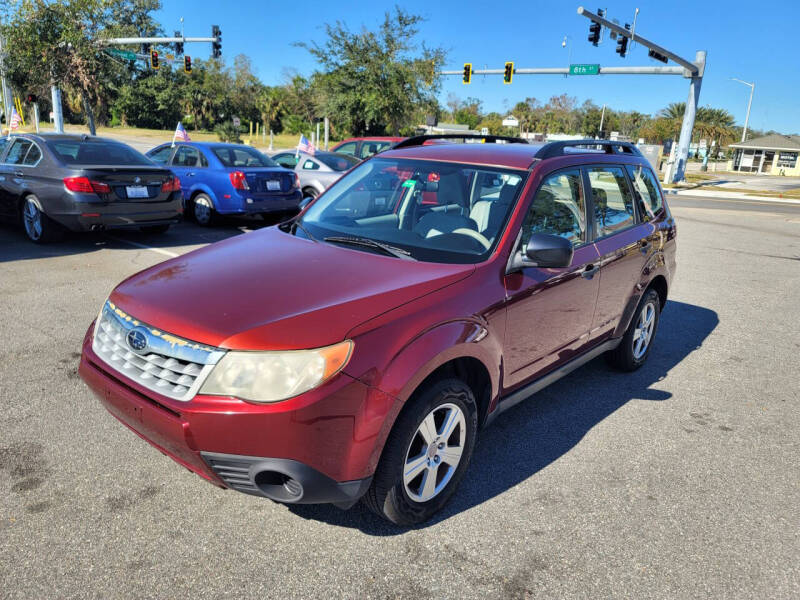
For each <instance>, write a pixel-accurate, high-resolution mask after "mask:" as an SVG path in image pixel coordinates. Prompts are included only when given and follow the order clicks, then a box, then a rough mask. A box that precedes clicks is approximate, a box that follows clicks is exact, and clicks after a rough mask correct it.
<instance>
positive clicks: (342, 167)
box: [315, 154, 358, 171]
mask: <svg viewBox="0 0 800 600" xmlns="http://www.w3.org/2000/svg"><path fill="white" fill-rule="evenodd" d="M315 158H316V159H317V160H318V161H320V162H321V163H324V164H325V165H327V166H328V167H330V168H331V169H333V170H334V171H347V170H348V169H349V168H350V167H352V166H353V165H355V164H358V159H357V158H354V157H352V156H347V155H346V154H345V155H342V156H340V155H338V154H317V155H316V156H315Z"/></svg>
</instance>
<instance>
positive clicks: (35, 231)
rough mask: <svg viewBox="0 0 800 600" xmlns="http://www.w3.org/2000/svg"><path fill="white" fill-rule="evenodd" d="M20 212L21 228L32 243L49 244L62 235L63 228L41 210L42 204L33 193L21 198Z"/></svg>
mask: <svg viewBox="0 0 800 600" xmlns="http://www.w3.org/2000/svg"><path fill="white" fill-rule="evenodd" d="M20 213H21V215H20V216H21V218H22V229H23V231H24V232H25V235H27V236H28V239H29V240H30V241H32V242H33V243H34V244H49V243H51V242H57V241H58V240H60V239H61V238H62V237H63V235H64V228H63V227H61V225H59V224H58V223H56V222H55V221H53V220H52V219H51V218H50V217H48V216H47V215H46V214H44V212H42V205H41V203H40V202H39V199H38V198H37V197H36V196H34V195H33V194H28V195H27V196H25V198H23V200H22V210H21V211H20Z"/></svg>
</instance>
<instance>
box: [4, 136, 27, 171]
mask: <svg viewBox="0 0 800 600" xmlns="http://www.w3.org/2000/svg"><path fill="white" fill-rule="evenodd" d="M31 145H32V144H31V142H30V140H24V139H16V140H14V143H13V144H12V145H11V150H9V151H8V156H6V161H5V162H6V163H8V164H10V165H20V164H22V161H23V160H24V158H25V155H26V154H28V150H30V147H31Z"/></svg>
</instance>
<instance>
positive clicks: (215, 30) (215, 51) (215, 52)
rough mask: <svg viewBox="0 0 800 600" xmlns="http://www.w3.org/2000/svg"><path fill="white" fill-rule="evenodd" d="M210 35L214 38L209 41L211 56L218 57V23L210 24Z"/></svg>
mask: <svg viewBox="0 0 800 600" xmlns="http://www.w3.org/2000/svg"><path fill="white" fill-rule="evenodd" d="M211 37H213V38H214V41H213V42H211V56H213V57H214V58H219V57H220V56H222V31H221V30H220V28H219V26H218V25H212V26H211Z"/></svg>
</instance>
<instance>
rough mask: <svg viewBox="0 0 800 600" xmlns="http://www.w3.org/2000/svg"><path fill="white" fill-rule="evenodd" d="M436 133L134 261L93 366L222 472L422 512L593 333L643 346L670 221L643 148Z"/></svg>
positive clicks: (194, 462) (577, 355)
mask: <svg viewBox="0 0 800 600" xmlns="http://www.w3.org/2000/svg"><path fill="white" fill-rule="evenodd" d="M427 139H430V138H427V137H424V136H423V137H419V138H412V139H409V140H407V141H406V142H403V143H401V144H400V145H399V146H398V147H396V148H395V149H393V150H389V151H386V152H384V153H382V154H381V155H379V156H376V157H373V158H372V159H370V160H368V161H365V162H363V163H361V164H360V165H358V166H357V167H355V168H354V169H353V170H352V171H350V172H349V173H348V174H347V175H346V176H344V177H343V178H341V179H340V180H339V181H337V182H336V183H334V184H333V185H332V186H331V188H330V189H329V190H328V191H327V192H326V193H325V194H324V195H323V196H321V197H319V198H318V199H317V200H315V201H313V202H312V203H311V204H310V205H309V206H308V207H307V208H306V209H305V210H304V211H303V212H302V213H301V214H300V215H298V216H297V217H295V218H294V219H292V220H290V221H287V222H285V223H282V224H281V225H279V226H275V227H270V228H265V229H261V230H259V231H257V232H254V233H250V234H248V235H243V236H238V237H235V238H231V239H229V240H226V241H224V242H220V243H217V244H214V245H211V246H208V247H205V248H202V249H200V250H196V251H194V252H191V253H189V254H185V255H183V256H180V257H177V258H174V259H171V260H168V261H166V262H164V263H161V264H159V265H156V266H154V267H151V268H149V269H147V270H145V271H142V272H141V273H139V274H138V275H134V276H133V277H130V278H128V279H127V280H125V281H124V282H122V283H121V284H120V285H119V286H118V287H117V288H116V289H115V290H114V291H113V292H112V293H111V296H110V297H109V298H108V300H107V301H106V302H105V303H104V304H103V305H102V307H101V312H100V314H99V316H98V319H97V320H96V321H95V322H94V323H93V324H92V325H91V326H90V328H89V330H88V331H87V333H86V337H85V339H84V342H83V354H82V358H81V363H80V369H79V371H80V375H81V376H82V377H83V379H84V381H86V382H87V383H88V384H89V386H90V387H91V388H92V389H93V390H94V391H95V393H96V394H97V396H98V397H99V398H100V400H101V401H102V402H103V403H104V404H105V406H106V407H107V408H108V410H109V411H110V412H111V413H112V414H113V415H114V416H115V417H117V418H118V419H119V420H121V421H122V422H123V423H125V424H126V425H127V426H128V427H130V428H131V429H133V430H134V431H136V432H137V433H138V434H139V435H140V436H142V437H143V438H144V439H146V440H148V441H149V442H150V443H151V444H153V445H154V446H156V447H157V448H159V449H160V450H161V451H162V452H164V453H165V454H167V455H169V456H171V457H172V458H174V459H175V460H176V461H178V462H179V463H181V464H182V465H184V466H186V467H188V468H189V469H191V470H192V471H194V472H195V473H197V474H199V475H200V476H202V477H204V478H206V479H208V480H209V481H211V482H212V483H214V484H216V485H219V486H223V487H226V488H231V489H234V490H238V491H241V492H245V493H248V494H253V495H256V496H263V497H267V498H271V499H273V500H276V501H279V502H285V503H319V502H331V503H335V504H337V505H338V506H340V507H348V506H351V505H352V504H353V503H355V502H356V501H357V500H358V499H359V498H363V499H364V501H365V502H366V504H367V506H369V507H370V508H371V509H372V510H374V511H375V512H376V513H378V514H379V515H381V516H383V517H385V518H387V519H389V520H390V521H393V522H395V523H398V524H403V525H409V524H414V523H419V522H421V521H424V520H426V519H428V518H429V517H430V516H431V515H433V514H434V513H435V512H436V511H437V510H439V509H440V508H441V507H442V506H443V505H444V503H445V502H446V501H447V499H448V498H449V497H450V496H451V495H452V494H453V492H454V490H455V489H456V486H457V485H458V483H459V481H460V480H461V478H462V477H463V475H464V472H465V470H466V468H467V465H468V463H469V461H470V457H471V455H472V452H473V448H474V445H475V440H476V437H477V436H478V435H479V430H480V428H481V427H483V426H485V425H487V424H488V423H490V422H491V421H492V420H493V419H494V418H495V417H496V416H497V415H498V414H500V413H501V412H503V411H504V410H506V409H508V408H509V407H511V406H513V405H515V404H516V403H518V402H520V401H521V400H523V399H526V398H528V397H529V396H530V395H531V394H533V393H534V392H536V391H537V390H539V389H541V388H543V387H544V386H546V385H548V384H550V383H552V382H553V381H555V380H557V379H559V378H560V377H562V376H564V375H566V374H568V373H569V372H571V371H573V370H574V369H576V368H577V367H579V366H580V365H582V364H584V363H586V362H587V361H589V360H591V359H593V358H594V357H597V356H600V355H601V354H605V355H606V356H607V358H608V359H609V361H610V362H611V363H612V364H613V365H615V366H616V367H618V368H620V369H622V370H625V371H632V370H634V369H638V368H639V367H641V366H642V365H643V364H644V363H645V361H646V360H647V358H648V356H649V354H650V352H651V350H652V348H653V344H654V338H655V335H656V332H657V330H658V324H659V318H660V314H661V311H662V309H663V308H664V305H665V303H666V300H667V293H668V289H669V286H670V283H671V280H672V276H673V273H674V271H675V244H676V242H675V239H676V228H675V222H674V220H673V218H672V216H671V215H670V211H669V208H668V207H667V204H666V201H665V198H664V196H663V194H662V190H661V189H660V187H659V184H658V180H657V179H656V176H655V174H654V173H653V172H652V170H651V168H650V165H649V164H648V162H647V160H645V159H644V158H643V157H642V155H641V154H640V153H639V151H638V150H637V149H636V147H635V146H634V145H632V144H629V143H624V142H613V143H612V142H596V141H592V140H583V141H578V142H573V141H570V142H553V143H550V144H545V145H541V146H535V145H529V144H527V143H524V141H523V140H518V141H519V142H522V143H506V144H503V145H500V144H492V143H485V144H458V143H448V144H438V145H430V146H423V145H422V144H423V143H425V141H426V140H427ZM487 141H489V142H491V141H495V139H494V138H492V137H490V138H487ZM505 141H512V142H513V140H508V139H506V140H505ZM597 148H600V149H601V150H602V151H601V152H598V151H597V150H596V149H597ZM423 193H430V194H434V195H435V196H436V202H435V203H431V204H427V205H426V204H423V203H422V202H421V197H422V194H423ZM175 273H179V276H175ZM198 298H202V302H198V301H197V299H198ZM511 427H513V424H511ZM482 450H483V451H486V449H485V448H484V449H482ZM643 451H646V448H643ZM500 452H501V454H502V452H503V451H502V450H501V451H500ZM512 460H513V458H512ZM108 476H109V477H113V476H116V475H115V474H112V473H109V474H108Z"/></svg>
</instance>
